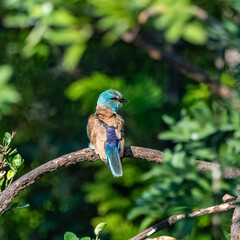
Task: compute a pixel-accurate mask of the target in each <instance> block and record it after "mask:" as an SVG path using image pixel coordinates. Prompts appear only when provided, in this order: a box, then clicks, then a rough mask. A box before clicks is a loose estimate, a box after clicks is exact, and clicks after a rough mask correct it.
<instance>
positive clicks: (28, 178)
mask: <svg viewBox="0 0 240 240" xmlns="http://www.w3.org/2000/svg"><path fill="white" fill-rule="evenodd" d="M124 157H125V158H141V159H146V160H147V161H149V162H156V163H162V161H163V152H161V151H159V150H155V149H150V148H144V147H134V146H131V147H125V149H124ZM97 159H99V157H98V155H97V154H96V153H95V151H94V150H93V149H91V148H85V149H82V150H79V151H76V152H72V153H69V154H66V155H63V156H61V157H58V158H56V159H53V160H51V161H49V162H46V163H44V164H43V165H41V166H39V167H37V168H35V169H33V170H32V171H30V172H28V173H26V174H25V175H23V176H22V177H20V178H19V179H17V180H16V181H14V182H13V183H12V184H11V185H10V186H9V187H8V188H7V189H6V190H5V191H4V192H3V193H2V194H1V195H0V212H2V211H3V210H4V209H5V208H6V207H7V206H8V204H9V203H10V202H11V201H12V200H13V199H14V198H15V197H16V196H17V194H18V193H19V192H20V191H21V190H23V189H25V188H26V187H27V186H29V185H31V184H33V183H34V182H35V180H36V179H37V178H40V177H42V176H43V175H45V174H47V173H49V172H53V171H55V170H57V169H58V168H60V167H67V166H69V165H72V164H76V163H78V162H83V161H89V162H94V161H96V160H97ZM195 163H196V164H198V169H199V170H201V171H213V170H214V169H215V168H216V167H217V168H219V165H218V164H216V163H209V162H204V161H197V160H195ZM238 176H240V169H237V168H228V169H227V170H226V171H225V174H224V177H225V178H235V177H238Z"/></svg>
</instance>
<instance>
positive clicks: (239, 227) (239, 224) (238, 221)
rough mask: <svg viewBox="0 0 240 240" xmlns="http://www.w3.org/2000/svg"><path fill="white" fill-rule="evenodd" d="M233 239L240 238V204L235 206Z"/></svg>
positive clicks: (232, 227)
mask: <svg viewBox="0 0 240 240" xmlns="http://www.w3.org/2000/svg"><path fill="white" fill-rule="evenodd" d="M239 199H240V198H239ZM231 240H240V207H239V206H237V207H236V208H235V210H234V212H233V216H232V225H231Z"/></svg>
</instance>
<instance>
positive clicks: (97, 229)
mask: <svg viewBox="0 0 240 240" xmlns="http://www.w3.org/2000/svg"><path fill="white" fill-rule="evenodd" d="M106 225H107V224H106V223H99V224H98V225H97V226H96V227H95V229H94V233H95V235H96V236H98V235H99V233H100V232H101V231H102V230H103V229H104V227H105V226H106Z"/></svg>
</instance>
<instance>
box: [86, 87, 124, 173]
mask: <svg viewBox="0 0 240 240" xmlns="http://www.w3.org/2000/svg"><path fill="white" fill-rule="evenodd" d="M126 101H127V100H126V99H125V98H123V97H122V94H121V93H120V92H118V91H116V90H112V89H109V90H106V91H105V92H103V93H101V94H100V96H99V98H98V102H97V108H96V112H95V113H94V114H93V115H91V116H90V117H89V119H88V125H87V133H88V137H89V140H90V144H91V145H92V146H93V147H94V149H95V151H96V152H97V154H98V155H99V156H100V158H101V159H102V160H103V161H104V162H105V163H106V164H107V165H108V166H109V167H110V169H111V172H112V174H113V176H114V177H120V176H122V174H123V172H122V162H121V157H122V156H123V151H124V120H123V118H122V117H121V116H120V115H119V114H117V111H118V109H119V108H120V107H121V106H122V102H126Z"/></svg>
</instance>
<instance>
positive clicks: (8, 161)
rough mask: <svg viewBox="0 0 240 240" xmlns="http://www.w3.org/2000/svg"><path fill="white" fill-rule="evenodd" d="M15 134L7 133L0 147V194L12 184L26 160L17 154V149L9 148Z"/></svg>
mask: <svg viewBox="0 0 240 240" xmlns="http://www.w3.org/2000/svg"><path fill="white" fill-rule="evenodd" d="M14 135H15V132H12V134H10V133H9V132H5V134H4V138H3V144H2V145H0V174H1V175H0V193H1V192H2V191H4V190H5V189H6V188H7V187H8V186H9V185H10V184H11V183H12V180H13V178H14V176H15V175H16V173H17V171H18V169H19V168H20V167H22V166H23V162H24V159H22V157H21V155H20V154H16V153H17V149H14V150H12V149H11V148H10V147H9V146H10V143H11V141H12V138H13V137H14Z"/></svg>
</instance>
